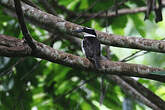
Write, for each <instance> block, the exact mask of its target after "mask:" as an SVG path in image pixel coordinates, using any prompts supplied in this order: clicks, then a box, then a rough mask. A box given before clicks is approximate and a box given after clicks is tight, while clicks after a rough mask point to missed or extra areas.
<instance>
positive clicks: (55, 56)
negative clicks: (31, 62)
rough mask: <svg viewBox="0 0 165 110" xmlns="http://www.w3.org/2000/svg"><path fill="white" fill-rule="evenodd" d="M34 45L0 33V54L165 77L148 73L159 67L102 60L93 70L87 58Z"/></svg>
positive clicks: (105, 70)
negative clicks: (30, 45) (31, 47)
mask: <svg viewBox="0 0 165 110" xmlns="http://www.w3.org/2000/svg"><path fill="white" fill-rule="evenodd" d="M16 42H17V43H16ZM18 44H19V45H18ZM35 45H36V49H35V50H31V49H30V47H29V46H28V45H27V44H25V43H23V41H22V40H18V39H16V38H11V37H5V36H4V35H0V47H1V48H0V53H1V54H0V55H1V56H9V57H12V56H15V57H17V56H34V57H37V58H41V59H45V60H48V61H51V62H55V63H59V64H63V65H66V66H70V67H73V68H79V69H84V70H87V71H97V72H99V73H105V74H116V75H126V76H136V77H142V78H148V79H153V80H157V81H161V82H165V80H164V79H165V78H164V77H163V76H159V75H154V74H149V73H151V72H155V71H163V69H160V68H153V67H149V66H144V65H139V64H130V63H123V62H113V61H108V60H106V61H105V60H102V61H100V64H101V68H100V69H99V70H98V69H97V70H95V68H93V65H92V64H91V63H90V61H89V60H88V59H87V58H81V57H79V56H75V55H72V54H68V53H65V52H62V51H59V50H55V49H53V48H51V47H49V46H47V45H45V44H42V43H38V42H35Z"/></svg>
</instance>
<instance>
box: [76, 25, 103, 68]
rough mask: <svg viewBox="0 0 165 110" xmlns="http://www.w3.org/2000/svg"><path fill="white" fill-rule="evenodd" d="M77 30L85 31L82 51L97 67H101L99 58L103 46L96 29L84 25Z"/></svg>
mask: <svg viewBox="0 0 165 110" xmlns="http://www.w3.org/2000/svg"><path fill="white" fill-rule="evenodd" d="M75 32H78V33H80V32H83V35H84V37H83V40H82V44H81V47H82V51H83V53H84V54H85V56H86V58H88V59H89V60H90V61H91V62H92V63H93V64H94V66H95V67H96V68H100V64H99V60H100V58H101V46H100V42H99V40H98V39H97V35H96V32H95V30H94V29H92V28H87V27H84V28H82V29H78V30H76V31H75Z"/></svg>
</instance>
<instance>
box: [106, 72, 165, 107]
mask: <svg viewBox="0 0 165 110" xmlns="http://www.w3.org/2000/svg"><path fill="white" fill-rule="evenodd" d="M107 79H109V80H112V81H114V82H115V83H117V84H118V85H119V86H120V87H121V88H122V90H123V91H124V93H125V94H127V95H129V96H131V97H132V98H133V99H136V100H138V101H140V102H142V103H144V104H145V105H147V106H149V107H151V108H152V109H153V110H162V108H165V106H164V104H165V102H164V101H163V100H162V99H161V98H159V97H158V96H156V95H155V94H153V93H152V92H151V91H150V90H149V89H147V88H145V87H144V86H143V85H141V84H140V83H139V82H137V81H135V80H133V79H131V78H127V77H119V76H116V75H108V76H107ZM128 81H129V82H128ZM132 83H133V84H132ZM140 88H143V90H140V91H139V89H140ZM137 89H138V90H137ZM150 94H152V97H146V95H150Z"/></svg>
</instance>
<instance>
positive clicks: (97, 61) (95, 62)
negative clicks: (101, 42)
mask: <svg viewBox="0 0 165 110" xmlns="http://www.w3.org/2000/svg"><path fill="white" fill-rule="evenodd" d="M94 65H95V68H97V69H99V68H101V65H100V59H99V58H95V59H94Z"/></svg>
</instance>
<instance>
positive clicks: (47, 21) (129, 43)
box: [0, 0, 165, 53]
mask: <svg viewBox="0 0 165 110" xmlns="http://www.w3.org/2000/svg"><path fill="white" fill-rule="evenodd" d="M0 4H2V5H4V6H5V7H8V8H13V2H12V0H8V2H4V1H2V0H1V1H0ZM23 7H24V8H23V12H24V14H25V15H26V18H27V19H28V20H29V21H31V23H33V24H35V25H38V26H40V27H42V28H44V29H46V30H48V31H50V32H54V31H55V30H56V29H59V30H61V31H63V32H66V33H68V34H72V35H76V36H77V37H81V35H80V34H76V33H73V30H75V29H78V28H81V27H82V26H80V25H76V24H74V23H71V22H68V21H65V20H63V19H61V18H59V17H56V16H53V15H50V14H48V13H45V12H42V11H40V10H38V9H35V8H33V7H31V6H28V5H23ZM97 34H98V39H99V40H100V41H101V42H102V43H103V44H107V45H111V46H117V47H125V48H133V49H142V50H147V51H155V52H161V53H165V41H158V40H150V39H143V38H137V37H124V36H118V35H114V34H107V33H104V32H99V31H97Z"/></svg>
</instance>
